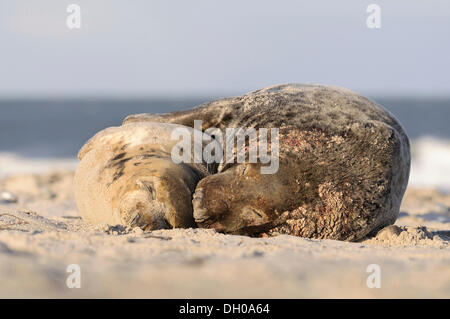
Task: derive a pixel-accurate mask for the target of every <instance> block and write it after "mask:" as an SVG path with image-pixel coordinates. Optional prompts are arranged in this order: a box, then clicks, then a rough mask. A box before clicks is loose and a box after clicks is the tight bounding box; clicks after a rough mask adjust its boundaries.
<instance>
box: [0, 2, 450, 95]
mask: <svg viewBox="0 0 450 319" xmlns="http://www.w3.org/2000/svg"><path fill="white" fill-rule="evenodd" d="M71 3H76V4H79V5H80V7H81V19H82V26H81V29H80V30H70V29H68V28H67V26H66V18H67V16H68V13H66V8H67V6H68V5H69V4H71ZM371 3H375V4H378V5H380V7H381V28H380V29H369V28H367V26H366V19H367V17H368V15H369V14H368V13H367V12H366V8H367V6H368V5H369V4H371ZM449 74H450V1H448V0H442V1H441V0H427V1H426V0H420V1H419V0H390V1H387V0H383V1H374V0H373V1H364V0H344V1H336V0H326V1H325V0H310V1H299V0H292V1H287V0H279V1H275V0H273V1H266V0H245V1H242V0H240V1H237V0H227V1H213V0H191V1H186V0H170V1H168V0H161V1H159V0H158V1H155V0H146V1H144V0H142V1H140V0H133V1H125V0H122V1H114V0H71V1H65V0H53V1H49V0H40V1H31V0H28V1H24V0H14V1H12V0H0V98H2V97H3V98H4V97H83V96H88V97H91V96H93V97H95V96H109V97H115V96H117V97H148V96H155V95H158V96H165V95H174V96H186V95H228V94H240V93H244V92H247V91H250V90H253V89H258V88H262V87H265V86H268V85H272V84H277V83H287V82H305V83H323V84H333V85H340V86H344V87H347V88H350V89H353V90H356V91H358V92H360V93H362V94H367V95H414V96H417V95H450V76H449Z"/></svg>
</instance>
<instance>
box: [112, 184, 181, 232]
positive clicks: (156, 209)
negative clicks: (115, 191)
mask: <svg viewBox="0 0 450 319" xmlns="http://www.w3.org/2000/svg"><path fill="white" fill-rule="evenodd" d="M137 185H138V186H139V188H138V189H136V190H132V191H129V192H127V193H126V194H124V195H123V196H122V198H121V199H120V203H119V206H118V208H119V216H120V219H121V221H122V223H123V224H125V225H129V226H131V227H140V228H142V229H143V230H155V229H167V228H172V227H171V226H170V224H169V222H168V221H167V219H166V215H167V213H168V210H169V208H168V207H166V205H164V204H163V203H161V202H158V201H156V188H155V187H154V184H153V183H151V182H149V181H145V182H138V183H137Z"/></svg>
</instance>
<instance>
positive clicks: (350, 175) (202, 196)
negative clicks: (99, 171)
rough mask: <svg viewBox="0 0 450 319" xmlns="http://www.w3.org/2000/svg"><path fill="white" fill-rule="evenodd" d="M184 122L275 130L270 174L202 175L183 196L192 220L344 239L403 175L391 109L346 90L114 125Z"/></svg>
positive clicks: (253, 97)
mask: <svg viewBox="0 0 450 319" xmlns="http://www.w3.org/2000/svg"><path fill="white" fill-rule="evenodd" d="M194 120H201V121H202V123H203V126H202V130H206V129H208V128H211V127H217V128H219V129H220V130H223V131H224V130H225V129H226V128H228V127H244V128H279V133H280V138H279V142H280V143H279V157H280V159H279V169H278V171H277V172H276V173H275V174H261V173H260V167H261V166H262V164H261V163H235V164H227V165H221V167H219V170H218V172H213V173H214V174H209V175H204V176H202V177H203V178H202V179H201V180H200V182H199V183H198V184H197V185H196V188H195V193H194V195H193V200H192V203H193V210H194V218H195V222H196V224H197V225H198V226H200V227H206V228H214V229H216V230H218V231H221V232H225V233H232V234H246V235H271V234H276V233H284V234H291V235H296V236H302V237H312V238H330V239H338V240H349V241H354V240H358V239H361V238H362V237H364V236H366V235H367V234H369V233H371V232H374V231H377V230H379V229H381V228H383V227H385V226H387V225H390V224H393V223H394V222H395V220H396V218H397V215H398V211H399V207H400V203H401V200H402V197H403V194H404V192H405V189H406V185H407V183H408V177H409V169H410V148H409V141H408V137H407V135H406V133H405V131H404V129H403V128H402V127H401V125H400V124H399V122H398V121H397V120H396V119H395V117H394V116H393V115H392V114H390V113H389V112H388V111H386V110H385V109H383V108H382V107H380V106H379V105H377V104H375V103H374V102H372V101H370V100H368V99H366V98H364V97H362V96H360V95H358V94H356V93H354V92H352V91H350V90H347V89H343V88H339V87H331V86H322V85H300V84H286V85H277V86H272V87H268V88H265V89H262V90H257V91H253V92H250V93H248V94H246V95H243V96H239V97H234V98H225V99H221V100H217V101H213V102H209V103H206V104H203V105H201V106H199V107H197V108H194V109H191V110H184V111H178V112H172V113H167V114H156V115H153V114H138V115H132V116H129V117H127V118H126V119H125V121H124V125H129V124H130V123H154V122H164V123H176V124H180V125H184V126H189V127H193V126H194ZM114 196H115V198H116V200H122V199H121V195H120V193H119V192H116V193H115V195H114ZM183 200H184V199H183ZM146 209H150V208H146ZM184 225H186V224H183V225H182V226H184ZM145 227H147V228H155V227H156V228H157V227H159V226H158V225H152V226H145Z"/></svg>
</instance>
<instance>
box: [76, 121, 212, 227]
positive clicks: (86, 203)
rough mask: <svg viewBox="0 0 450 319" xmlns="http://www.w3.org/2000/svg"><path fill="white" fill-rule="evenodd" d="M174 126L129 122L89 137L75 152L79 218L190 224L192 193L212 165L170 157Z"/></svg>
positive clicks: (141, 224)
mask: <svg viewBox="0 0 450 319" xmlns="http://www.w3.org/2000/svg"><path fill="white" fill-rule="evenodd" d="M180 127H181V126H180V125H174V124H165V123H148V122H145V123H131V124H125V125H123V126H121V127H111V128H107V129H105V130H103V131H101V132H99V133H97V134H96V135H95V136H94V137H92V138H91V139H90V140H89V141H88V142H87V143H86V144H85V145H84V146H83V148H82V149H81V150H80V152H79V154H78V158H79V160H80V163H79V165H78V167H77V170H76V173H75V183H74V184H75V198H76V202H77V205H78V209H79V211H80V213H81V216H82V217H83V219H84V220H86V221H88V222H90V223H93V224H99V223H108V224H123V225H129V226H139V227H141V228H143V229H144V230H150V229H160V228H174V227H193V226H195V222H194V218H193V209H192V203H191V200H192V194H193V192H194V190H195V187H196V185H197V183H198V181H200V180H201V179H202V178H204V177H205V176H208V175H209V174H210V171H215V170H216V167H217V165H213V164H207V163H206V162H201V163H192V164H185V163H180V164H175V163H174V162H173V161H172V158H171V151H172V149H173V148H174V146H175V144H176V140H172V139H171V133H172V132H173V131H174V129H176V128H180ZM184 129H189V130H190V131H192V132H193V131H194V130H193V129H191V128H184ZM192 135H193V134H192ZM192 147H195V143H194V141H192ZM192 154H193V153H192ZM205 160H207V159H205ZM192 162H193V161H192Z"/></svg>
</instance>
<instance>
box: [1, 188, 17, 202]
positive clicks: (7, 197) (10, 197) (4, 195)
mask: <svg viewBox="0 0 450 319" xmlns="http://www.w3.org/2000/svg"><path fill="white" fill-rule="evenodd" d="M17 201H18V198H17V196H15V195H14V194H12V193H10V192H5V191H3V192H0V203H2V204H13V203H17Z"/></svg>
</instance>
